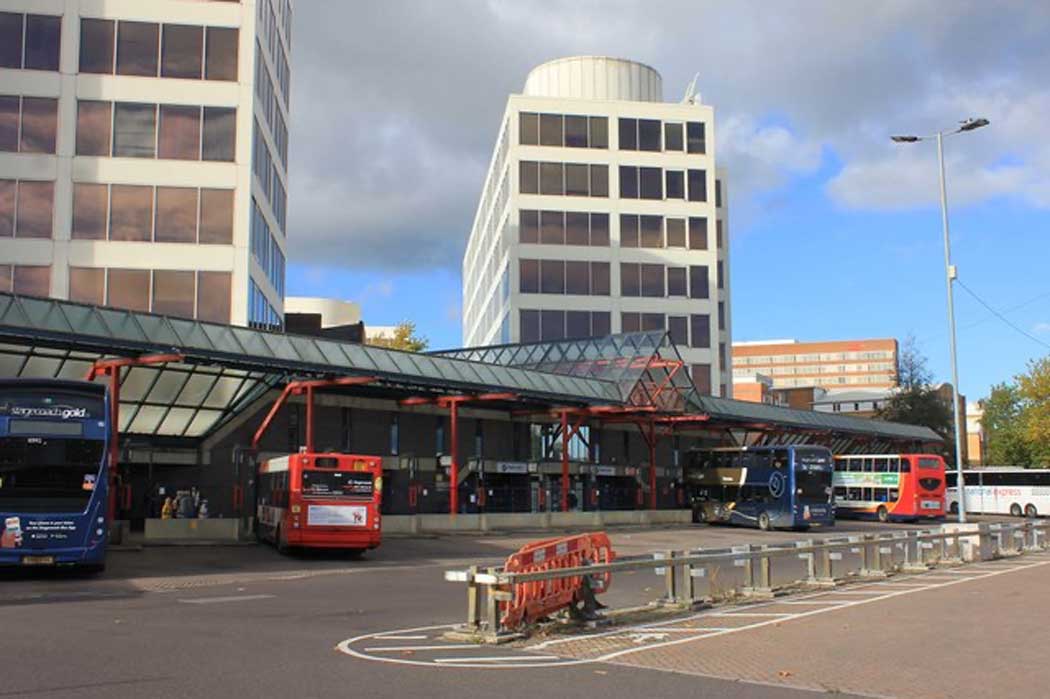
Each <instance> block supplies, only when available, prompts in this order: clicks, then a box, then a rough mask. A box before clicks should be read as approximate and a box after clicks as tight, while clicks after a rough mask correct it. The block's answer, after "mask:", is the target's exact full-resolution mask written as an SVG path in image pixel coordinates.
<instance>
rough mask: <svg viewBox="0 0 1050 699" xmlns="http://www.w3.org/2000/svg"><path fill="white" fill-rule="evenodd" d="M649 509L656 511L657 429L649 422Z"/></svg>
mask: <svg viewBox="0 0 1050 699" xmlns="http://www.w3.org/2000/svg"><path fill="white" fill-rule="evenodd" d="M647 441H648V442H649V509H650V510H655V509H656V428H655V427H654V426H653V421H652V420H650V421H649V439H648V440H647Z"/></svg>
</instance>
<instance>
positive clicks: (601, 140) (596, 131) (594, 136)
mask: <svg viewBox="0 0 1050 699" xmlns="http://www.w3.org/2000/svg"><path fill="white" fill-rule="evenodd" d="M587 121H588V123H589V124H590V137H591V141H590V143H591V148H608V147H609V119H608V117H590V118H589V119H588V120H587Z"/></svg>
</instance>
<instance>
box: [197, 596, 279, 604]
mask: <svg viewBox="0 0 1050 699" xmlns="http://www.w3.org/2000/svg"><path fill="white" fill-rule="evenodd" d="M271 597H274V595H230V596H228V597H194V598H193V599H180V600H179V601H180V602H182V603H183V604H223V603H225V602H247V601H249V600H254V599H270V598H271Z"/></svg>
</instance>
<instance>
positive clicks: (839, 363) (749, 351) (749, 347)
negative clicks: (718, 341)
mask: <svg viewBox="0 0 1050 699" xmlns="http://www.w3.org/2000/svg"><path fill="white" fill-rule="evenodd" d="M897 353H898V347H897V341H896V340H893V339H877V340H837V341H831V342H799V341H798V340H770V341H760V342H735V343H733V372H734V373H736V374H738V375H740V376H741V377H746V376H748V375H753V374H755V373H760V374H764V375H766V376H769V377H770V378H772V379H773V387H774V388H778V389H779V388H797V387H807V386H817V387H820V388H824V389H827V390H829V391H837V390H857V389H865V390H867V389H889V388H894V387H896V386H897Z"/></svg>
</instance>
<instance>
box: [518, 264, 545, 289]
mask: <svg viewBox="0 0 1050 699" xmlns="http://www.w3.org/2000/svg"><path fill="white" fill-rule="evenodd" d="M518 286H519V290H520V292H521V293H523V294H538V293H540V262H539V260H518Z"/></svg>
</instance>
